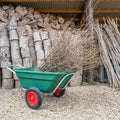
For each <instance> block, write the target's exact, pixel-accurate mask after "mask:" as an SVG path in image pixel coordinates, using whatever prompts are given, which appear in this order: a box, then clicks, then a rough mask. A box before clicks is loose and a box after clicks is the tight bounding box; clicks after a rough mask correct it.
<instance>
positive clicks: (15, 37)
mask: <svg viewBox="0 0 120 120" xmlns="http://www.w3.org/2000/svg"><path fill="white" fill-rule="evenodd" d="M9 35H10V40H19V38H18V34H17V31H16V30H10V31H9Z"/></svg>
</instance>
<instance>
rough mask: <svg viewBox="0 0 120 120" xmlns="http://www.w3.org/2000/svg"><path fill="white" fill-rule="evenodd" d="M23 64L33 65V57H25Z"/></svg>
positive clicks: (26, 66)
mask: <svg viewBox="0 0 120 120" xmlns="http://www.w3.org/2000/svg"><path fill="white" fill-rule="evenodd" d="M23 66H24V67H25V68H28V67H32V59H31V58H23Z"/></svg>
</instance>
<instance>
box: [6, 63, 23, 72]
mask: <svg viewBox="0 0 120 120" xmlns="http://www.w3.org/2000/svg"><path fill="white" fill-rule="evenodd" d="M15 66H17V67H20V68H24V67H23V66H21V65H8V66H7V69H8V70H10V71H11V72H13V73H14V74H15V71H13V70H12V69H11V68H10V67H15Z"/></svg>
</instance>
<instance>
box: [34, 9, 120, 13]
mask: <svg viewBox="0 0 120 120" xmlns="http://www.w3.org/2000/svg"><path fill="white" fill-rule="evenodd" d="M36 11H39V12H45V13H48V12H49V13H82V12H84V10H82V9H36ZM93 11H94V13H120V9H119V8H118V9H94V10H93Z"/></svg>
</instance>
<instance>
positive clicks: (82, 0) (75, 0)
mask: <svg viewBox="0 0 120 120" xmlns="http://www.w3.org/2000/svg"><path fill="white" fill-rule="evenodd" d="M60 1H61V2H66V1H67V2H84V1H85V0H1V2H60ZM93 2H120V0H93Z"/></svg>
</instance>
